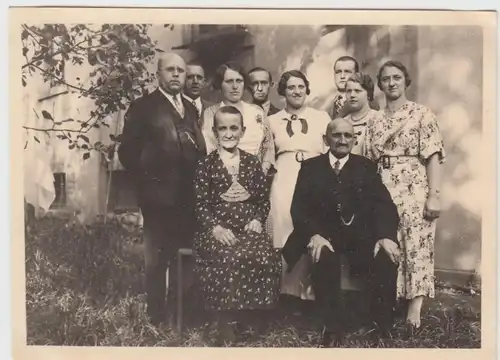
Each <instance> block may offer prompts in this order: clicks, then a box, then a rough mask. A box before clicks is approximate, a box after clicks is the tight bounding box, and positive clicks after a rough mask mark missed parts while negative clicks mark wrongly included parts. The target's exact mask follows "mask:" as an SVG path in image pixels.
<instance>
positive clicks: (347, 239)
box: [282, 153, 399, 274]
mask: <svg viewBox="0 0 500 360" xmlns="http://www.w3.org/2000/svg"><path fill="white" fill-rule="evenodd" d="M353 215H354V219H353V220H352V223H351V224H350V225H349V226H348V225H346V223H349V220H351V218H352V216H353ZM291 216H292V222H293V226H294V230H293V232H292V234H291V235H290V237H289V238H288V240H287V242H286V244H285V246H284V247H283V250H282V251H283V256H284V258H285V261H286V262H287V264H288V266H289V269H290V270H291V269H292V268H293V266H294V265H295V263H296V262H297V261H298V260H299V259H300V257H301V256H302V255H303V254H304V253H306V252H307V245H308V243H309V241H310V239H311V237H312V236H313V235H315V234H319V235H321V236H323V237H324V238H326V239H328V240H329V241H330V242H331V243H332V245H333V248H334V249H335V251H339V252H342V253H345V254H346V255H347V256H348V258H349V263H350V265H351V271H352V273H354V274H361V273H364V272H366V271H367V270H368V265H369V264H370V260H371V259H373V249H374V246H375V243H376V242H377V241H378V240H380V239H384V238H388V239H391V240H393V241H394V242H396V243H398V242H397V229H398V224H399V216H398V212H397V208H396V205H395V204H394V202H393V201H392V199H391V196H390V194H389V191H388V190H387V188H386V187H385V185H384V184H383V183H382V180H381V178H380V176H379V175H378V173H377V167H376V165H375V163H374V162H372V161H371V160H369V159H367V158H365V157H362V156H358V155H355V154H350V155H349V159H348V160H347V162H346V163H345V164H344V166H343V168H342V170H341V171H340V173H339V176H337V175H336V174H335V172H334V170H333V169H332V166H331V164H330V160H329V157H328V153H326V154H323V155H320V156H317V157H314V158H311V159H308V160H306V161H304V162H303V163H302V166H301V169H300V171H299V175H298V179H297V184H296V187H295V192H294V195H293V200H292V205H291ZM342 220H344V222H343V221H342Z"/></svg>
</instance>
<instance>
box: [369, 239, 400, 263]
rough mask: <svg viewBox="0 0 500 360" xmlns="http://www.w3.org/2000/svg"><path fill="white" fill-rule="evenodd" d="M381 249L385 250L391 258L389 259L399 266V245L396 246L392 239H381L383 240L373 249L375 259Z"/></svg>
mask: <svg viewBox="0 0 500 360" xmlns="http://www.w3.org/2000/svg"><path fill="white" fill-rule="evenodd" d="M380 248H382V249H384V251H385V252H386V253H387V255H388V256H389V259H391V261H392V262H393V263H394V264H398V263H399V248H398V244H396V243H395V242H394V241H392V240H391V239H381V240H379V241H377V243H376V244H375V248H374V249H373V257H375V256H377V254H378V251H379V250H380Z"/></svg>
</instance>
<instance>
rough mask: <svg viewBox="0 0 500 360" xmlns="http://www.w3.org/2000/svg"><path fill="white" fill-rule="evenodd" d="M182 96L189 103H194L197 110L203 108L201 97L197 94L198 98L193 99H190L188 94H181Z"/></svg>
mask: <svg viewBox="0 0 500 360" xmlns="http://www.w3.org/2000/svg"><path fill="white" fill-rule="evenodd" d="M182 96H183V97H184V98H185V99H186V100H187V101H189V102H190V103H191V104H193V102H194V104H193V105H195V106H196V108H197V109H198V112H201V109H202V108H203V104H202V103H201V97H200V96H198V98H197V99H196V100H193V99H191V98H190V97H189V96H187V95H186V94H182Z"/></svg>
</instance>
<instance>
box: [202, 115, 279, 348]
mask: <svg viewBox="0 0 500 360" xmlns="http://www.w3.org/2000/svg"><path fill="white" fill-rule="evenodd" d="M244 131H245V128H244V126H243V116H242V115H241V113H240V111H239V110H238V109H236V108H235V107H232V106H223V107H221V108H220V109H219V110H218V111H217V112H216V114H215V120H214V133H215V137H216V139H217V140H218V144H219V146H218V148H217V149H216V150H215V151H213V152H212V153H210V154H209V155H208V156H207V157H206V158H205V159H204V160H202V161H201V163H200V165H199V167H198V170H197V175H196V180H195V186H196V205H197V206H196V211H197V213H196V218H197V223H198V229H197V233H196V237H195V249H196V254H197V266H196V274H197V275H198V279H199V282H200V287H201V291H202V295H203V298H204V304H205V307H206V309H208V310H212V311H215V312H216V314H217V317H218V324H219V331H220V335H221V339H222V340H233V339H234V333H233V331H232V328H231V325H230V321H231V320H233V319H234V315H235V314H234V310H253V309H267V308H270V307H273V306H274V305H275V303H276V301H277V300H278V296H279V281H280V275H281V262H280V261H281V257H280V254H279V253H278V251H277V250H276V249H274V248H273V245H272V241H271V239H270V238H269V237H268V236H267V235H266V233H265V232H264V231H263V224H264V221H265V219H266V217H267V215H268V212H269V190H268V185H267V180H266V177H265V175H264V173H263V171H262V169H261V165H260V162H259V160H258V159H257V157H256V156H254V155H251V154H249V153H247V152H245V151H243V150H241V149H238V147H237V146H238V143H239V140H240V138H241V137H242V136H243V133H244Z"/></svg>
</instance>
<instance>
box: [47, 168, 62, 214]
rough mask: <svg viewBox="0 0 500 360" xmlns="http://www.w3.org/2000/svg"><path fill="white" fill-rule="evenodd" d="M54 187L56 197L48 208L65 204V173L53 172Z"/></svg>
mask: <svg viewBox="0 0 500 360" xmlns="http://www.w3.org/2000/svg"><path fill="white" fill-rule="evenodd" d="M54 189H55V190H56V198H55V199H54V202H52V205H51V206H50V208H51V209H61V208H64V207H65V206H66V173H63V172H61V173H54Z"/></svg>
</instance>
